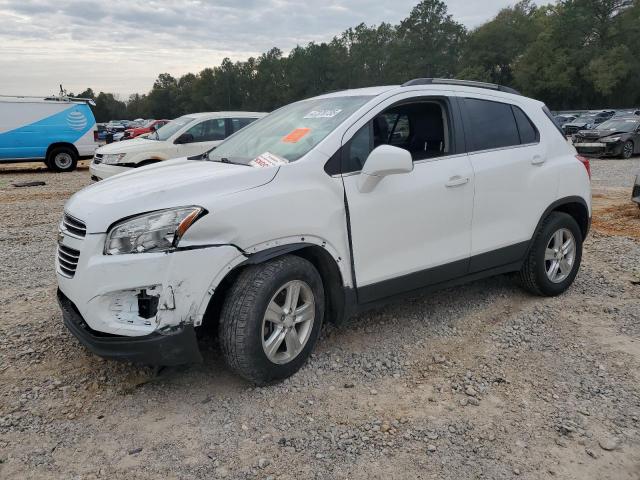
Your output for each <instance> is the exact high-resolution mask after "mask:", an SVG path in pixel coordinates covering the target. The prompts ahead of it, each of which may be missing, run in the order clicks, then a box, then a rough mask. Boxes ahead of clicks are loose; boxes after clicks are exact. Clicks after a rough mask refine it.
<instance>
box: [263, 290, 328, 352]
mask: <svg viewBox="0 0 640 480" xmlns="http://www.w3.org/2000/svg"><path fill="white" fill-rule="evenodd" d="M315 307H316V306H315V298H314V296H313V292H312V290H311V287H310V286H309V285H307V283H305V282H303V281H301V280H293V281H290V282H287V283H286V284H284V285H283V286H282V287H280V288H279V289H278V291H277V292H276V294H275V295H274V296H273V297H272V298H271V301H270V302H269V304H268V305H267V310H266V312H265V314H264V318H263V320H262V348H263V350H264V353H265V354H266V356H267V358H268V359H269V360H270V361H271V362H273V363H277V364H284V363H288V362H290V361H291V360H293V359H294V358H296V357H297V356H298V355H299V354H300V352H301V351H302V350H303V349H304V347H305V345H306V344H307V341H308V340H309V337H310V335H311V331H312V330H313V322H314V320H315V316H316V314H315V311H316V308H315Z"/></svg>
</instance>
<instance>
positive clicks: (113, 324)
mask: <svg viewBox="0 0 640 480" xmlns="http://www.w3.org/2000/svg"><path fill="white" fill-rule="evenodd" d="M104 241H105V234H87V235H86V236H85V237H83V238H80V237H77V236H74V235H71V234H69V232H66V231H64V232H61V233H60V236H59V239H58V242H59V244H58V255H57V258H56V272H57V279H58V288H59V290H60V295H61V296H60V298H63V299H66V301H67V302H68V304H69V305H73V307H68V308H66V310H65V308H63V312H64V313H65V324H66V325H67V327H68V328H69V329H70V330H71V331H72V332H73V333H74V334H75V335H76V336H77V337H78V338H79V339H80V340H81V341H82V343H85V344H86V345H87V346H88V347H89V348H90V349H91V350H92V351H95V352H96V353H98V355H103V356H108V357H112V358H119V357H122V358H127V359H130V360H132V359H134V358H135V359H136V360H135V361H143V362H145V363H155V364H168V363H167V362H168V360H167V359H166V358H165V355H164V354H162V355H161V354H160V353H158V354H157V355H159V356H155V357H154V356H153V355H151V354H149V353H148V354H145V355H142V356H141V358H140V359H138V358H137V357H138V356H139V355H138V354H137V353H136V351H137V350H136V349H137V348H138V347H139V346H142V345H145V346H146V345H154V346H153V347H151V349H152V350H153V349H160V348H162V349H163V350H162V351H166V350H167V349H168V350H169V351H171V348H170V347H169V346H168V345H170V344H171V343H173V342H178V344H179V345H180V347H181V348H183V347H184V348H186V345H187V343H189V342H187V340H189V338H190V337H192V336H193V335H192V334H193V333H194V330H195V328H197V327H199V326H200V325H201V324H202V322H203V320H204V314H205V312H206V308H207V306H208V304H209V300H210V299H211V297H212V295H213V293H214V291H215V288H216V286H217V282H219V280H218V279H220V280H221V278H222V277H224V275H225V274H226V272H228V271H229V270H230V269H231V268H232V265H235V264H236V263H237V262H239V261H242V260H243V259H245V258H246V257H245V256H244V255H243V254H242V252H241V251H239V250H238V249H237V248H236V247H234V246H231V245H211V246H201V247H200V246H194V247H189V248H185V249H182V250H180V249H178V250H175V251H170V252H158V253H141V254H128V255H105V254H104V253H103V249H104ZM63 303H64V302H61V306H63ZM69 312H75V314H76V315H77V317H78V318H79V319H81V321H75V322H71V321H70V320H69V318H70V315H71V313H69ZM74 318H75V316H74ZM78 325H80V326H82V328H80V329H79V327H78ZM85 327H86V328H85ZM114 338H118V339H119V340H117V341H116V340H113V339H114ZM106 339H109V340H106ZM189 341H190V340H189ZM105 342H106V343H105ZM191 344H192V345H193V348H194V351H195V352H196V353H195V355H196V358H199V354H198V353H197V344H195V343H193V342H191ZM107 347H108V349H112V350H113V351H112V352H111V353H109V350H105V348H107ZM118 348H122V349H123V352H124V353H123V354H122V355H118V354H117V350H118ZM132 349H133V353H132ZM142 357H143V358H144V359H142ZM183 357H184V358H185V360H184V361H186V362H189V361H191V359H192V358H193V357H190V356H189V355H187V354H184V355H183ZM163 358H164V360H163ZM160 360H162V362H159V361H160ZM173 361H177V360H173ZM184 361H181V362H180V363H184Z"/></svg>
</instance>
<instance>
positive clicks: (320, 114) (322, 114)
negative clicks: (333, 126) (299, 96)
mask: <svg viewBox="0 0 640 480" xmlns="http://www.w3.org/2000/svg"><path fill="white" fill-rule="evenodd" d="M341 111H342V109H341V108H334V109H329V110H312V111H310V112H309V113H307V114H306V115H305V116H304V117H303V118H333V117H335V116H336V115H338V114H339V113H340V112H341Z"/></svg>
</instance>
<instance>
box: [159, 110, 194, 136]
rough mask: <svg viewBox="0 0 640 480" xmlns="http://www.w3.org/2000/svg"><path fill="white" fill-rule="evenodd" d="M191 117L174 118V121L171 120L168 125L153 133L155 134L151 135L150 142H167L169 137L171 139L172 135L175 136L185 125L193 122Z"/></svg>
mask: <svg viewBox="0 0 640 480" xmlns="http://www.w3.org/2000/svg"><path fill="white" fill-rule="evenodd" d="M193 120H194V119H193V117H187V116H184V117H180V118H176V119H175V120H171V121H170V122H169V123H167V124H166V125H164V126H162V127H160V128H159V129H158V130H156V131H155V133H154V134H153V135H151V136H150V137H149V138H151V139H152V140H162V141H164V140H168V139H169V137H171V136H172V135H173V134H175V133H176V132H177V131H178V130H180V129H181V128H183V127H184V126H185V125H188V124H189V123H191V122H193Z"/></svg>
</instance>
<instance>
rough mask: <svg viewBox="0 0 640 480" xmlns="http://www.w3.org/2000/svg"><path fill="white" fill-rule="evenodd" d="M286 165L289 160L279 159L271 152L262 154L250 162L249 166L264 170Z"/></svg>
mask: <svg viewBox="0 0 640 480" xmlns="http://www.w3.org/2000/svg"><path fill="white" fill-rule="evenodd" d="M287 163H289V160H287V159H286V158H282V157H279V156H278V155H274V154H273V153H271V152H264V153H262V154H260V155H258V156H257V157H256V158H254V159H253V160H251V161H250V162H249V165H251V166H252V167H256V168H265V167H278V166H280V165H286V164H287Z"/></svg>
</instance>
